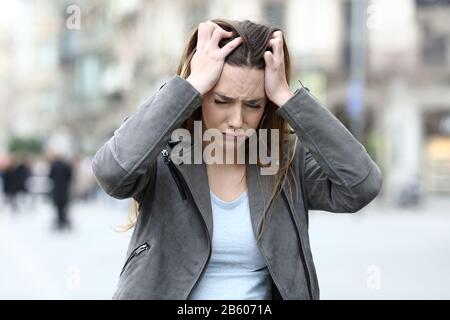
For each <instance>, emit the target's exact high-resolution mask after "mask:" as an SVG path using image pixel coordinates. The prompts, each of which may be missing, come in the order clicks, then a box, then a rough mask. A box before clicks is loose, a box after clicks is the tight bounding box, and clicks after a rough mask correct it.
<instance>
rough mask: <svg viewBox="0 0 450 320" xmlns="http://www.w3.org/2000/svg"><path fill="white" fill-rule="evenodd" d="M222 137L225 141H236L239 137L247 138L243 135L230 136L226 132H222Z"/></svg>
mask: <svg viewBox="0 0 450 320" xmlns="http://www.w3.org/2000/svg"><path fill="white" fill-rule="evenodd" d="M222 135H223V136H224V137H225V139H229V140H237V139H238V138H239V137H241V138H245V137H247V136H246V135H245V134H231V133H226V132H222Z"/></svg>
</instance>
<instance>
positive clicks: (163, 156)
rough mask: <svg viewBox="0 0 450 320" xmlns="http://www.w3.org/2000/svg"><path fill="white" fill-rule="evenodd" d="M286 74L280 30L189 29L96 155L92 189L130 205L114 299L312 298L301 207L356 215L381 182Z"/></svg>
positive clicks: (233, 25) (349, 139) (347, 136)
mask: <svg viewBox="0 0 450 320" xmlns="http://www.w3.org/2000/svg"><path fill="white" fill-rule="evenodd" d="M288 79H290V60H289V53H288V49H287V45H286V43H285V41H284V38H283V33H282V32H281V30H279V29H277V28H274V27H270V26H265V25H261V24H256V23H253V22H251V21H248V20H245V21H227V20H222V19H215V20H212V21H207V22H205V23H201V24H200V25H199V26H198V28H197V29H196V30H195V31H194V32H193V33H192V34H191V36H190V38H189V40H188V43H187V45H186V49H185V51H184V53H183V56H182V59H181V62H180V64H179V68H178V72H177V75H175V76H174V77H173V78H171V79H170V80H169V81H167V82H166V83H165V84H163V85H162V86H161V88H160V89H159V90H158V92H156V93H155V94H154V95H153V96H152V97H151V98H150V99H149V100H148V101H147V102H145V103H144V104H143V105H142V106H141V107H140V108H139V109H138V110H137V111H136V112H135V113H134V114H133V115H131V116H130V117H129V118H128V119H127V120H126V121H125V122H124V123H123V124H122V125H121V126H120V128H118V129H117V130H116V131H115V133H114V135H113V136H112V137H111V138H110V139H109V140H108V141H107V142H106V143H105V144H104V145H103V146H102V147H101V148H100V149H99V150H98V151H97V153H96V155H95V157H94V160H93V164H92V166H93V170H94V173H95V176H96V178H97V180H98V182H99V184H100V185H101V187H102V188H103V189H104V190H105V192H107V193H108V194H109V195H111V196H112V197H115V198H118V199H125V198H132V199H133V201H135V203H136V204H137V209H136V218H135V219H134V220H133V221H132V224H131V226H130V227H133V228H134V230H133V234H132V238H131V241H130V244H129V249H128V252H127V258H126V260H125V263H124V265H123V268H122V272H121V274H120V279H119V283H118V288H117V290H116V292H115V294H114V298H115V299H241V300H247V299H249V300H250V299H251V300H256V299H319V286H318V280H317V276H316V272H315V267H314V262H313V258H312V253H311V249H310V245H309V236H308V212H309V210H325V211H330V212H347V213H351V212H356V211H358V210H360V209H361V208H363V207H364V206H366V205H367V204H368V203H370V202H371V201H372V200H373V199H374V198H375V197H376V196H377V194H378V192H379V190H380V187H381V184H382V177H381V173H380V170H379V168H378V167H377V165H376V164H375V163H374V162H373V161H372V159H371V158H370V157H369V155H368V154H367V152H366V150H365V148H364V147H363V146H362V145H361V144H360V143H359V142H358V141H357V140H356V139H355V138H354V137H353V136H352V135H351V133H350V132H349V131H348V130H347V129H346V128H345V127H344V126H343V125H342V124H341V123H340V122H339V121H338V120H337V119H336V118H335V117H334V116H333V115H332V114H331V113H330V112H329V111H328V109H326V108H325V107H323V106H322V105H321V104H320V103H319V102H318V101H317V99H315V98H314V97H313V96H312V95H311V94H310V93H309V90H307V89H306V88H304V87H300V88H298V89H296V90H295V91H294V92H292V91H291V90H290V87H289V84H288ZM199 137H200V139H198V138H199Z"/></svg>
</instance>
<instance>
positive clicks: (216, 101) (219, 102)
mask: <svg viewBox="0 0 450 320" xmlns="http://www.w3.org/2000/svg"><path fill="white" fill-rule="evenodd" d="M214 102H215V103H217V104H226V103H228V102H225V101H219V100H215V99H214Z"/></svg>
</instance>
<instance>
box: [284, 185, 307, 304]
mask: <svg viewBox="0 0 450 320" xmlns="http://www.w3.org/2000/svg"><path fill="white" fill-rule="evenodd" d="M282 194H283V197H284V199H285V200H286V203H287V205H288V207H289V212H290V217H291V219H292V221H293V222H294V225H295V229H296V231H297V236H298V242H299V247H300V257H301V259H302V264H303V269H304V270H305V272H306V285H307V286H308V293H309V299H310V300H312V299H313V295H312V290H311V277H310V273H309V268H308V265H307V264H306V259H305V252H304V251H303V242H302V238H301V236H300V234H299V231H298V225H297V221H296V220H295V218H294V216H293V212H292V210H291V205H290V203H289V200H288V199H287V196H286V194H285V193H284V190H283V192H282Z"/></svg>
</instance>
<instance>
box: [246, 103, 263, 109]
mask: <svg viewBox="0 0 450 320" xmlns="http://www.w3.org/2000/svg"><path fill="white" fill-rule="evenodd" d="M247 106H249V107H250V108H253V109H259V108H261V106H260V105H259V104H247Z"/></svg>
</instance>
